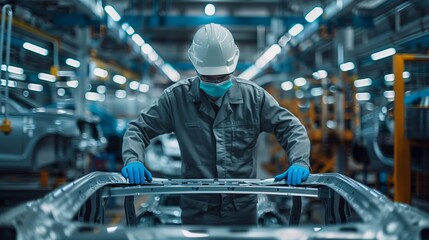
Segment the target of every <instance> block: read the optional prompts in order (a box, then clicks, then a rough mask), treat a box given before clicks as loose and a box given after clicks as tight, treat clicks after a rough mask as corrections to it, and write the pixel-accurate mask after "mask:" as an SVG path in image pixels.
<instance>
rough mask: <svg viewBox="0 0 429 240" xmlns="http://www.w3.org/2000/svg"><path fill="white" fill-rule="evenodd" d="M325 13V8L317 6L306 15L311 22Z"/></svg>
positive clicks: (306, 18)
mask: <svg viewBox="0 0 429 240" xmlns="http://www.w3.org/2000/svg"><path fill="white" fill-rule="evenodd" d="M322 14H323V9H322V8H321V7H315V8H313V10H311V11H310V12H309V13H308V14H307V15H305V20H306V21H307V22H309V23H312V22H314V20H316V19H317V18H319V17H320V16H321V15H322Z"/></svg>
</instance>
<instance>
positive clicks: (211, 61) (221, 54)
mask: <svg viewBox="0 0 429 240" xmlns="http://www.w3.org/2000/svg"><path fill="white" fill-rule="evenodd" d="M188 55H189V58H190V60H191V62H192V64H193V66H194V67H195V69H196V72H197V76H196V77H193V78H189V79H186V80H182V81H179V82H177V83H175V84H173V85H172V86H170V87H168V88H167V89H165V90H164V92H163V93H162V94H161V96H160V97H159V98H158V99H157V100H155V101H154V103H153V104H152V105H151V106H150V107H149V108H148V109H147V110H146V111H143V112H141V113H140V114H139V116H138V118H137V119H135V120H133V121H131V122H130V123H129V126H128V129H127V131H126V133H125V135H124V139H123V140H124V141H123V149H122V153H123V160H124V167H123V169H122V175H123V176H124V177H125V178H128V179H129V182H130V183H133V184H142V183H145V182H146V181H149V182H150V181H152V174H151V173H150V172H149V171H148V170H147V169H146V168H145V166H144V158H143V156H144V150H145V149H146V147H147V146H148V145H149V143H150V140H151V139H152V138H154V137H156V136H158V135H160V134H165V133H171V132H174V133H175V134H176V136H177V141H178V143H179V147H180V151H181V158H182V168H181V176H182V178H185V179H205V178H209V179H214V178H217V179H222V178H240V179H249V178H256V170H257V168H256V164H257V163H256V161H255V155H256V154H255V153H256V152H255V151H256V148H255V145H256V141H257V138H258V135H259V134H260V133H261V132H269V133H274V134H275V136H276V138H277V140H278V142H279V143H280V144H281V146H283V148H284V149H285V150H286V152H287V154H288V159H289V161H290V167H289V168H288V170H287V171H285V172H284V173H282V174H280V175H278V176H276V177H275V180H277V181H280V180H285V181H286V182H287V183H288V184H291V185H296V184H300V183H301V182H302V181H304V180H305V179H306V178H307V177H308V175H309V167H310V164H309V154H310V141H309V139H308V136H307V132H306V130H305V128H304V126H303V125H302V124H301V123H300V122H299V120H298V119H297V118H296V117H295V116H294V115H292V114H291V113H290V112H289V111H288V110H286V109H285V108H283V107H281V106H280V105H279V104H278V102H277V101H276V100H275V99H274V98H273V97H272V96H271V95H270V94H269V93H268V92H266V91H265V90H264V89H263V88H261V87H260V86H258V85H256V84H255V83H253V82H251V81H246V80H243V79H239V78H237V77H234V76H233V72H234V70H235V69H236V66H237V62H238V57H239V50H238V47H237V46H236V44H235V43H234V38H233V36H232V34H231V32H230V31H229V30H228V29H226V28H225V27H223V26H221V25H218V24H213V23H210V24H207V25H205V26H203V27H202V28H200V29H199V30H198V31H197V32H196V34H195V36H194V38H193V43H192V45H191V47H190V48H189V51H188ZM256 204H257V196H256V195H255V194H251V195H246V194H229V195H228V194H188V195H182V197H181V202H180V207H181V208H182V223H183V224H191V225H200V224H204V225H218V224H225V225H255V224H256V221H257V220H256Z"/></svg>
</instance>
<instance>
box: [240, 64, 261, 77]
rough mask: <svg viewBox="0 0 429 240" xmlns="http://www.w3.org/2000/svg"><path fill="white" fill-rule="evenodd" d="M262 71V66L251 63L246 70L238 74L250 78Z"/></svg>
mask: <svg viewBox="0 0 429 240" xmlns="http://www.w3.org/2000/svg"><path fill="white" fill-rule="evenodd" d="M260 71H261V69H260V68H258V67H257V65H256V64H255V65H251V66H250V67H248V68H247V69H246V70H244V71H243V72H242V73H240V75H238V77H239V78H242V79H245V80H250V79H252V78H254V77H255V76H256V75H257V74H258V73H259V72H260Z"/></svg>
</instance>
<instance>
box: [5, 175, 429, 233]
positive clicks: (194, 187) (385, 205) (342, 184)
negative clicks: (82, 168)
mask: <svg viewBox="0 0 429 240" xmlns="http://www.w3.org/2000/svg"><path fill="white" fill-rule="evenodd" d="M202 193H204V194H206V193H213V194H220V193H221V194H230V193H233V194H267V195H281V196H288V197H291V198H292V200H293V201H292V202H293V206H292V208H291V210H290V214H289V226H279V227H275V228H261V227H255V226H248V227H246V226H243V227H240V228H239V229H236V228H232V227H228V226H186V225H179V226H159V227H153V226H152V227H144V226H139V227H135V226H137V224H138V221H137V217H136V212H135V202H134V198H135V196H143V195H154V194H156V195H159V194H202ZM118 197H119V198H122V197H124V212H125V216H126V217H125V218H126V223H123V224H118V223H116V224H114V225H108V224H106V222H105V217H106V214H105V209H106V206H107V205H108V203H109V200H110V199H114V198H118ZM302 198H308V199H320V200H322V201H323V202H324V203H325V204H324V205H325V207H324V209H323V212H324V214H322V215H324V224H322V225H317V226H314V225H302V226H301V225H300V217H301V207H302V201H301V199H302ZM133 226H134V227H133ZM0 232H1V236H2V238H3V239H48V238H55V239H184V238H195V237H196V238H205V239H284V238H285V236H287V238H288V239H316V238H317V239H427V238H428V237H429V215H428V214H426V213H424V212H422V211H420V210H418V209H416V208H413V207H410V206H408V205H405V204H401V203H394V202H392V201H390V200H389V199H388V198H386V197H385V196H384V195H382V194H381V193H380V192H378V191H376V190H374V189H371V188H368V187H366V186H365V185H362V184H360V183H359V182H356V181H354V180H353V179H350V178H348V177H346V176H343V175H341V174H335V173H328V174H313V175H311V176H310V177H309V178H308V179H307V181H305V182H304V183H303V184H302V185H300V186H297V187H292V186H287V185H286V184H285V183H284V182H274V180H273V179H265V180H261V179H216V180H215V179H156V178H155V179H154V180H153V182H151V183H148V184H144V185H131V184H128V183H127V182H126V180H125V179H124V178H123V177H122V176H121V175H120V174H119V173H103V172H93V173H91V174H88V175H86V176H83V177H82V178H80V179H78V180H76V181H74V182H71V183H69V184H67V185H65V186H62V187H60V188H58V189H56V190H55V191H53V192H51V193H50V194H48V195H46V196H45V197H44V198H42V199H38V200H35V201H32V202H28V203H25V204H22V205H20V206H18V207H16V208H13V209H10V210H9V211H8V212H6V213H4V214H3V215H1V216H0Z"/></svg>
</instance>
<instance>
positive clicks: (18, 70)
mask: <svg viewBox="0 0 429 240" xmlns="http://www.w3.org/2000/svg"><path fill="white" fill-rule="evenodd" d="M7 69H8V70H9V72H10V73H15V74H24V69H22V68H20V67H15V66H12V65H9V67H8V68H7ZM1 70H2V71H6V65H4V64H2V65H1Z"/></svg>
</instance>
